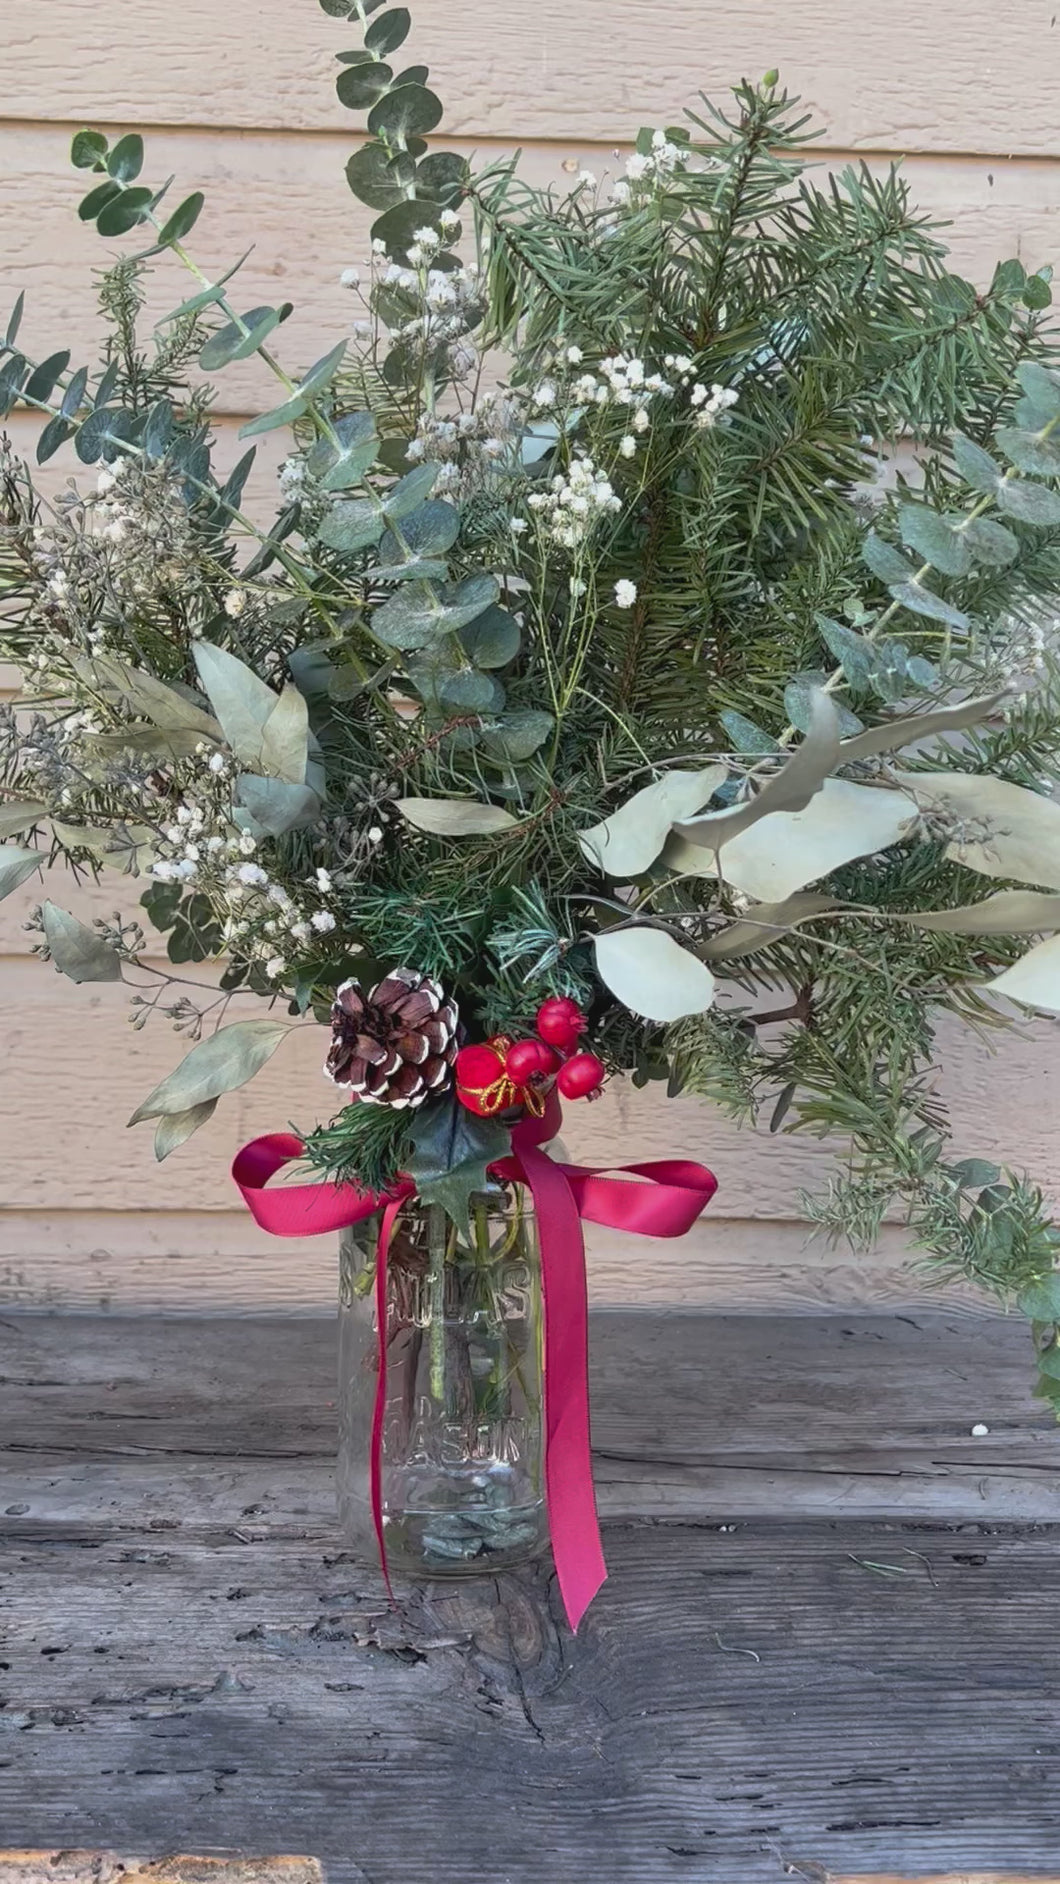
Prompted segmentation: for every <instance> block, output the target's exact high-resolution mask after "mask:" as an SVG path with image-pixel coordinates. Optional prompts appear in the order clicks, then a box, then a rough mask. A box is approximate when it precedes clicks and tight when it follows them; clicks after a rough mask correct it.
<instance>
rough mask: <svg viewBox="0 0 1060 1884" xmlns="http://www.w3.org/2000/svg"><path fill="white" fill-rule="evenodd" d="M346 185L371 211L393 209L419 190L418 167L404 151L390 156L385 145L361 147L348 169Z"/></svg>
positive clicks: (354, 154) (349, 163)
mask: <svg viewBox="0 0 1060 1884" xmlns="http://www.w3.org/2000/svg"><path fill="white" fill-rule="evenodd" d="M346 181H347V183H348V184H349V186H350V189H351V190H352V191H353V194H354V195H355V196H356V197H357V198H358V199H359V200H360V201H361V202H362V203H367V205H368V207H369V209H380V210H382V209H393V208H394V206H395V204H397V203H403V202H405V201H406V199H407V198H408V196H409V194H410V192H412V193H415V189H416V165H415V162H414V160H413V159H412V158H411V157H410V156H409V155H408V153H407V152H405V151H399V152H396V153H393V154H392V153H391V152H389V151H388V150H387V149H386V148H385V146H384V145H382V144H375V143H372V144H362V145H361V148H360V150H355V151H354V153H353V156H352V157H351V158H350V160H349V162H348V163H347V165H346Z"/></svg>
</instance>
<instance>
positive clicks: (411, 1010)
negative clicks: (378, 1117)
mask: <svg viewBox="0 0 1060 1884" xmlns="http://www.w3.org/2000/svg"><path fill="white" fill-rule="evenodd" d="M456 1024H457V1008H456V1002H455V1001H449V1000H447V999H446V997H445V995H444V993H443V990H442V988H441V986H440V985H439V983H438V982H437V981H432V980H431V979H430V977H429V976H428V975H421V974H420V973H419V972H418V970H417V969H415V968H395V969H394V970H393V972H392V973H391V974H389V975H387V976H386V979H385V980H383V981H380V982H379V983H378V985H377V986H376V987H374V988H373V989H372V990H371V992H370V993H369V994H365V993H364V990H363V989H362V987H361V985H360V983H359V982H357V981H344V982H343V984H342V986H341V988H338V989H337V990H336V993H335V1001H334V1004H333V1006H332V1009H331V1051H330V1053H329V1054H328V1057H327V1060H326V1061H325V1063H324V1071H325V1072H326V1073H328V1074H329V1075H330V1077H331V1078H332V1079H333V1080H334V1081H335V1084H336V1085H337V1086H349V1088H350V1090H351V1092H353V1093H354V1094H356V1096H357V1097H358V1098H359V1099H363V1100H366V1101H370V1102H371V1104H373V1105H382V1106H419V1105H422V1104H423V1101H424V1100H425V1099H426V1098H428V1097H429V1095H430V1094H431V1093H434V1092H440V1091H441V1090H442V1088H443V1087H444V1086H446V1085H447V1084H448V1082H449V1079H450V1077H451V1075H452V1066H453V1061H454V1060H455V1058H456V1048H457V1039H456Z"/></svg>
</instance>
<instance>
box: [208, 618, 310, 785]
mask: <svg viewBox="0 0 1060 1884" xmlns="http://www.w3.org/2000/svg"><path fill="white" fill-rule="evenodd" d="M192 652H193V654H194V658H195V666H196V669H197V671H198V675H199V679H200V680H201V681H202V684H203V687H204V688H205V690H206V693H207V695H208V697H209V701H210V705H211V706H212V707H213V710H214V712H215V713H216V715H217V718H218V721H219V723H220V727H221V730H222V732H223V733H224V736H225V739H226V740H227V742H228V744H229V746H230V747H231V749H232V751H233V753H234V754H235V757H236V758H237V759H238V760H239V762H240V764H241V765H246V766H251V767H253V768H255V769H258V768H260V767H261V756H262V741H263V738H264V733H265V727H266V725H267V723H268V721H269V719H270V718H271V717H272V714H273V712H274V711H275V708H276V705H277V696H276V695H275V694H274V693H273V691H272V688H271V687H270V686H269V685H268V684H267V682H266V681H264V680H262V679H261V678H260V676H259V675H257V674H255V673H254V672H253V670H252V669H251V668H249V667H247V666H246V664H245V663H244V662H243V661H240V660H238V659H237V658H236V656H235V655H234V654H229V652H228V649H227V648H219V647H218V646H217V645H216V643H215V642H213V641H196V642H194V643H193V648H192ZM304 776H305V768H304V765H303V777H304Z"/></svg>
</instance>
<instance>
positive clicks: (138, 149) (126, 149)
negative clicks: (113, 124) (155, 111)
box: [101, 131, 144, 183]
mask: <svg viewBox="0 0 1060 1884" xmlns="http://www.w3.org/2000/svg"><path fill="white" fill-rule="evenodd" d="M101 155H102V153H101ZM106 164H107V173H108V175H109V176H112V177H113V178H114V179H115V181H116V182H117V183H132V181H133V179H134V178H136V177H138V176H139V174H140V172H141V170H142V169H143V167H144V141H143V138H142V137H141V136H140V134H139V132H138V131H130V132H129V133H128V134H127V135H126V136H125V137H119V139H118V142H117V143H116V144H115V145H114V147H113V149H112V150H111V151H109V153H108V155H107V158H106Z"/></svg>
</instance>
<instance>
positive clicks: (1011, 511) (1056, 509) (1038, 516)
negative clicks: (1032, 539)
mask: <svg viewBox="0 0 1060 1884" xmlns="http://www.w3.org/2000/svg"><path fill="white" fill-rule="evenodd" d="M997 501H998V503H999V504H1000V506H1001V508H1002V510H1004V511H1007V513H1008V515H1009V516H1010V517H1015V519H1016V521H1017V523H1030V524H1033V525H1035V527H1036V528H1038V529H1047V528H1049V527H1050V526H1052V525H1055V524H1058V523H1060V493H1057V492H1056V491H1051V490H1049V488H1048V486H1047V485H1045V484H1032V483H1031V481H1030V479H1029V478H1013V479H1008V480H1006V482H1004V483H1003V484H1001V485H1000V487H999V489H998V493H997Z"/></svg>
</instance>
